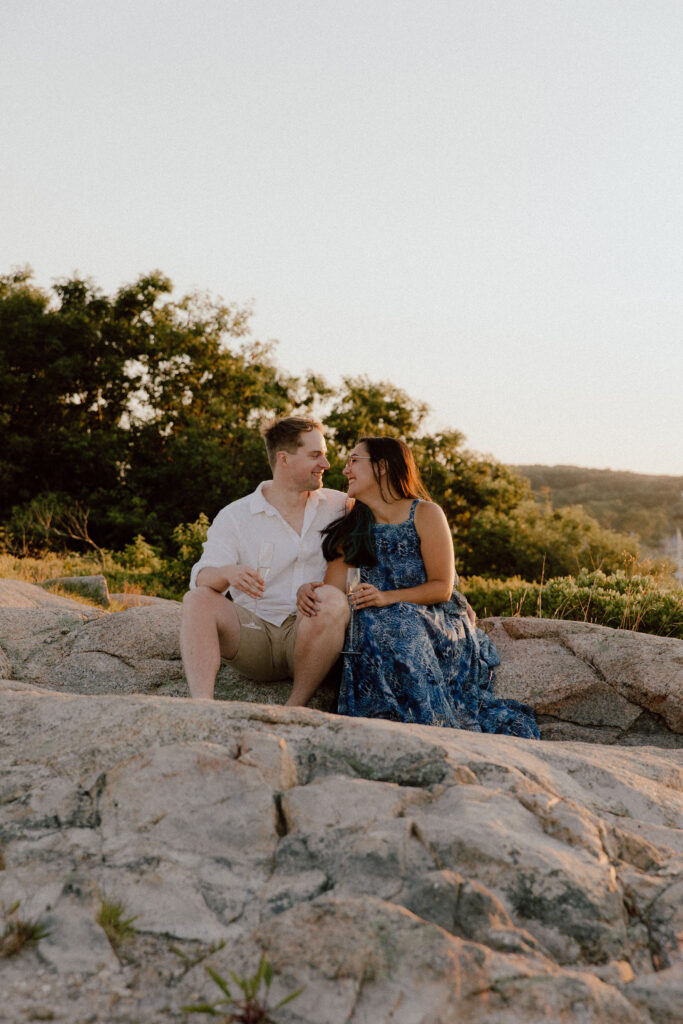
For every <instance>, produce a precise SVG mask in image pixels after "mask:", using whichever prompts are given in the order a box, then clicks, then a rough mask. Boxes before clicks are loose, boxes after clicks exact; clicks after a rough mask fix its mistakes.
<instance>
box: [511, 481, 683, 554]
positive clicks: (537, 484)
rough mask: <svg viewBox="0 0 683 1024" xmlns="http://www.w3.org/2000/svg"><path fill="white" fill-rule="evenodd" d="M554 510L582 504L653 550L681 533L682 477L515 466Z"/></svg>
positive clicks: (590, 512)
mask: <svg viewBox="0 0 683 1024" xmlns="http://www.w3.org/2000/svg"><path fill="white" fill-rule="evenodd" d="M513 468H514V469H515V470H516V471H517V472H518V473H521V474H522V475H523V476H524V477H526V478H527V479H528V480H529V481H530V482H531V486H532V488H533V490H534V493H535V494H536V495H537V496H539V497H541V496H544V495H547V497H549V498H550V500H551V501H552V503H553V505H554V506H555V507H556V508H560V507H562V506H564V505H582V506H583V508H584V509H585V510H586V512H588V514H589V515H591V516H594V518H595V519H597V520H598V522H599V523H601V525H602V526H605V527H607V528H608V529H611V530H618V531H620V532H623V533H635V534H636V535H637V536H638V537H639V538H640V540H641V542H642V543H643V544H646V545H649V546H650V547H653V548H654V547H657V545H658V543H659V541H660V540H661V539H662V538H663V537H666V536H670V535H671V534H673V533H674V532H675V530H676V527H677V526H678V527H681V529H683V476H650V475H647V474H642V473H627V472H620V471H616V470H611V469H584V468H582V467H579V466H515V467H513Z"/></svg>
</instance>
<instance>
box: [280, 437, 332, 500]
mask: <svg viewBox="0 0 683 1024" xmlns="http://www.w3.org/2000/svg"><path fill="white" fill-rule="evenodd" d="M299 440H300V441H301V442H302V444H301V446H300V447H299V448H297V450H296V451H295V452H286V453H285V454H286V456H287V461H286V466H287V471H288V475H289V478H290V480H291V481H292V483H293V484H296V486H297V487H298V488H299V490H300V491H317V490H318V488H319V487H322V485H323V473H324V472H325V470H326V469H329V468H330V464H329V462H328V461H327V457H326V452H327V445H326V444H325V438H324V437H323V435H322V434H321V433H320V431H319V430H307V431H305V432H304V433H302V434H300V435H299Z"/></svg>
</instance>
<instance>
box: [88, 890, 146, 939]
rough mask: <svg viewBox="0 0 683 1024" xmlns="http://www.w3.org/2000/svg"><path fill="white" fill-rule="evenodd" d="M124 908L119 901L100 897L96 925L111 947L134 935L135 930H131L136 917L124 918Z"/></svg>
mask: <svg viewBox="0 0 683 1024" xmlns="http://www.w3.org/2000/svg"><path fill="white" fill-rule="evenodd" d="M125 914H126V908H125V906H124V904H123V903H122V902H121V901H120V900H110V899H107V897H105V896H103V897H102V903H101V906H100V909H99V911H98V912H97V923H98V924H99V925H100V927H101V928H102V930H103V931H104V934H105V935H106V936H107V938H108V939H109V941H110V942H111V944H112V945H116V943H117V942H121V940H122V939H127V938H130V936H131V935H135V933H136V931H137V929H136V928H133V921H137V919H138V915H137V914H135V915H134V916H133V917H126V916H125Z"/></svg>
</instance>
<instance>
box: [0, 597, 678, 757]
mask: <svg viewBox="0 0 683 1024" xmlns="http://www.w3.org/2000/svg"><path fill="white" fill-rule="evenodd" d="M481 625H482V627H483V628H484V629H485V630H487V631H488V632H489V633H491V635H492V637H493V639H494V641H495V643H496V645H497V647H498V650H499V653H500V656H501V661H502V664H501V666H500V668H499V669H498V674H497V682H496V690H497V693H498V694H499V695H500V696H503V697H515V698H517V699H518V700H522V701H524V702H526V703H527V704H530V705H531V706H532V707H533V708H534V710H535V711H536V712H537V714H538V716H539V721H540V726H541V735H542V736H543V738H544V739H569V740H573V739H580V740H585V741H593V742H599V743H623V744H643V743H645V744H650V745H652V744H656V745H660V746H672V747H674V746H681V745H683V699H682V694H683V641H681V640H673V639H667V638H665V637H656V636H649V635H648V634H644V633H631V632H629V631H627V630H615V629H608V628H606V627H601V626H593V625H590V624H588V623H583V622H567V621H557V620H553V619H530V618H527V619H486V620H484V621H483V622H482V623H481ZM179 628H180V605H179V604H178V603H177V602H173V601H162V602H160V603H156V604H153V605H145V606H139V607H131V608H128V609H127V610H125V611H120V612H116V613H111V612H106V611H104V610H100V609H97V608H92V607H87V606H85V605H83V604H77V603H76V602H75V601H72V600H69V599H64V598H58V597H56V596H55V595H53V594H48V593H46V592H45V591H43V590H42V589H41V588H40V587H35V586H32V585H31V584H28V583H20V582H18V581H15V580H0V677H1V676H5V677H7V678H13V679H17V680H25V681H27V682H30V683H34V684H36V685H39V686H46V687H49V688H51V689H58V690H64V691H67V692H71V693H84V694H105V693H118V694H126V693H147V694H160V695H165V696H186V695H187V686H186V683H185V678H184V675H183V670H182V665H181V663H180V650H179V647H178V633H179ZM289 690H290V684H289V682H288V681H283V682H281V683H275V684H259V683H256V682H253V681H251V680H248V679H245V677H244V676H241V675H239V673H237V672H234V671H233V670H232V669H231V668H230V667H229V666H228V665H226V664H224V665H223V666H222V668H221V670H220V673H219V676H218V680H217V685H216V696H217V697H218V698H219V699H227V700H250V701H255V702H258V703H266V704H270V703H277V704H283V703H284V702H285V700H286V699H287V696H288V695H289ZM311 706H313V707H316V708H318V709H320V710H324V711H333V710H334V709H335V707H336V692H335V685H334V681H333V680H330V681H328V683H327V684H326V685H325V686H323V687H321V688H320V690H319V691H318V692H317V693H316V694H315V696H314V697H313V700H312V701H311Z"/></svg>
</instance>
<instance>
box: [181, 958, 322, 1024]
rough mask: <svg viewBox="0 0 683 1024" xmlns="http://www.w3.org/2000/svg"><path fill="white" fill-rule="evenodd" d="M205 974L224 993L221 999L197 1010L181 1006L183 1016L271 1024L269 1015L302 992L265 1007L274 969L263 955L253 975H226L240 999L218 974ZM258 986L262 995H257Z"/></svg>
mask: <svg viewBox="0 0 683 1024" xmlns="http://www.w3.org/2000/svg"><path fill="white" fill-rule="evenodd" d="M204 970H205V971H206V973H207V974H208V975H209V977H210V978H211V979H212V981H214V982H215V983H216V985H217V986H218V988H219V989H220V990H221V992H222V993H223V996H224V998H223V999H219V1000H217V1002H215V1003H197V1004H196V1006H183V1007H182V1009H183V1011H184V1012H185V1013H208V1014H209V1015H210V1016H211V1017H220V1018H221V1019H222V1022H223V1024H274V1022H273V1019H272V1017H271V1016H270V1014H271V1013H274V1012H275V1010H279V1009H280V1007H281V1006H284V1005H285V1004H286V1003H291V1001H292V1000H293V999H296V997H297V996H299V995H301V993H302V992H303V990H304V989H303V987H302V988H297V989H296V990H295V991H294V992H290V993H289V995H288V996H285V998H284V999H281V1000H280V1002H279V1003H276V1004H275V1006H268V991H269V989H270V984H271V982H272V980H273V969H272V967H271V966H270V964H269V963H268V960H267V959H266V956H265V954H264V955H263V956H262V957H261V962H260V964H259V965H258V968H257V970H256V973H255V974H252V975H251V977H246V976H242V975H238V974H234V973H233V972H232V971H230V972H229V974H230V977H231V978H232V980H233V981H234V983H235V984H236V985H237V987H238V988H239V989H240V992H241V996H238V997H237V998H235V996H233V995H232V993H231V992H230V989H229V987H228V983H227V981H226V980H225V978H223V977H222V976H221V975H220V974H219V973H218V971H214V970H213V969H212V968H211V967H205V968H204ZM261 986H263V988H264V991H263V993H260V991H259V990H260V989H261Z"/></svg>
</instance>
